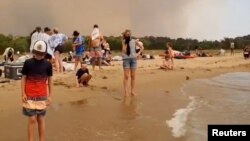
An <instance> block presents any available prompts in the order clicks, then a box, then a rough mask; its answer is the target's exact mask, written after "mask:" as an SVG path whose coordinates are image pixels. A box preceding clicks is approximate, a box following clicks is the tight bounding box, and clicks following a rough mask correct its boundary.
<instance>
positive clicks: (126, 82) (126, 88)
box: [123, 69, 130, 96]
mask: <svg viewBox="0 0 250 141" xmlns="http://www.w3.org/2000/svg"><path fill="white" fill-rule="evenodd" d="M129 73H130V69H124V78H123V87H124V96H129V95H128V80H129Z"/></svg>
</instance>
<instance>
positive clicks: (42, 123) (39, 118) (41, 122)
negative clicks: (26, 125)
mask: <svg viewBox="0 0 250 141" xmlns="http://www.w3.org/2000/svg"><path fill="white" fill-rule="evenodd" d="M37 122H38V134H39V141H44V131H45V119H44V116H37Z"/></svg>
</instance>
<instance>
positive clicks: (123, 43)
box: [122, 40, 127, 54]
mask: <svg viewBox="0 0 250 141" xmlns="http://www.w3.org/2000/svg"><path fill="white" fill-rule="evenodd" d="M126 48H127V45H126V44H125V42H124V41H123V40H122V54H126Z"/></svg>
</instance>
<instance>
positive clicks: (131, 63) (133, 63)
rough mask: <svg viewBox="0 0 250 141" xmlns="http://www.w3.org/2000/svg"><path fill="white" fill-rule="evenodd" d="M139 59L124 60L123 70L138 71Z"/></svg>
mask: <svg viewBox="0 0 250 141" xmlns="http://www.w3.org/2000/svg"><path fill="white" fill-rule="evenodd" d="M136 67H137V59H136V58H126V59H123V68H124V69H136Z"/></svg>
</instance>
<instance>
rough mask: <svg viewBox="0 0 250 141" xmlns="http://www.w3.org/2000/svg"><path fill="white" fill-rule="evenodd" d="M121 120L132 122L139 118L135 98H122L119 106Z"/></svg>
mask: <svg viewBox="0 0 250 141" xmlns="http://www.w3.org/2000/svg"><path fill="white" fill-rule="evenodd" d="M121 113H122V115H121V118H122V119H125V120H134V119H136V117H138V116H139V114H138V111H137V98H136V97H124V98H123V101H122V106H121Z"/></svg>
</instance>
